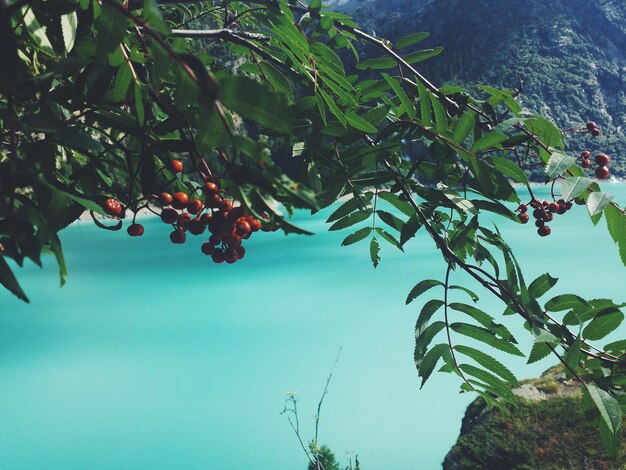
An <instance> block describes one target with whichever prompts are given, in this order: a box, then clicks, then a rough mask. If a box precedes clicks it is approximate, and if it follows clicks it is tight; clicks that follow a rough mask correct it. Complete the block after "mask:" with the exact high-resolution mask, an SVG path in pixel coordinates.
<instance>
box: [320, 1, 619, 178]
mask: <svg viewBox="0 0 626 470" xmlns="http://www.w3.org/2000/svg"><path fill="white" fill-rule="evenodd" d="M328 4H329V5H331V6H333V8H336V9H339V10H343V11H347V12H349V13H350V14H352V15H353V16H354V17H355V19H356V21H357V22H358V23H359V24H360V25H361V26H362V27H363V28H364V29H365V30H367V31H369V32H374V33H375V34H376V35H378V36H381V37H387V38H389V39H391V40H392V41H393V40H397V39H399V38H401V37H403V36H405V35H407V34H410V33H412V32H416V31H428V32H430V33H431V36H430V37H429V38H428V39H427V40H425V41H424V42H423V43H421V45H422V46H423V47H424V48H427V47H435V46H443V47H444V52H443V53H442V54H441V55H439V56H438V57H436V58H433V59H430V60H428V61H426V62H422V63H420V64H418V68H419V69H420V70H421V71H423V72H424V74H425V75H426V76H428V77H429V78H431V79H432V81H434V82H435V83H436V84H438V85H443V84H446V83H454V84H460V85H463V86H466V87H472V86H473V85H475V84H477V83H485V84H490V85H495V86H500V87H510V88H513V87H517V86H518V84H519V79H520V78H523V79H524V92H523V95H522V97H521V103H522V104H523V106H524V107H526V108H528V109H529V110H531V111H533V112H539V113H542V114H543V115H546V116H548V117H550V118H552V119H553V120H555V121H556V122H557V123H558V124H559V126H561V127H563V128H565V127H569V126H570V125H573V126H581V125H583V124H584V122H586V121H587V120H593V121H596V122H597V123H598V124H599V125H600V127H601V128H602V131H603V132H604V135H603V136H602V137H600V138H597V139H591V138H589V139H582V140H579V141H578V142H577V143H576V145H572V146H571V150H575V149H576V150H583V148H581V147H584V148H588V149H589V150H591V151H596V150H598V151H600V150H601V151H604V152H605V153H608V154H609V155H611V156H612V157H613V160H614V164H613V165H612V168H611V169H612V173H613V174H614V175H617V176H621V177H625V176H626V132H625V130H626V129H625V125H626V3H625V2H624V1H623V0H541V1H539V0H360V1H359V0H333V1H329V2H328Z"/></svg>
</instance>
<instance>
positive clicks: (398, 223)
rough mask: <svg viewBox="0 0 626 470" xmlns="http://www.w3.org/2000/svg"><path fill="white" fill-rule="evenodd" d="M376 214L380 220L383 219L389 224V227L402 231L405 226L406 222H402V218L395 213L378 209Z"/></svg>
mask: <svg viewBox="0 0 626 470" xmlns="http://www.w3.org/2000/svg"><path fill="white" fill-rule="evenodd" d="M376 215H378V217H379V218H380V220H382V221H383V222H384V223H386V224H387V225H389V227H391V228H393V229H394V230H396V231H397V232H402V227H404V222H402V220H400V219H399V218H398V217H396V216H395V215H393V214H390V213H389V212H386V211H383V210H381V209H378V210H377V211H376Z"/></svg>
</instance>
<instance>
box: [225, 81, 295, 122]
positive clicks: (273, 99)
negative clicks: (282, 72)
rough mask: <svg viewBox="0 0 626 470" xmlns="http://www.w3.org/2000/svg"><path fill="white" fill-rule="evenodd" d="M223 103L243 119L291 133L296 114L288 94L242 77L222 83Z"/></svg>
mask: <svg viewBox="0 0 626 470" xmlns="http://www.w3.org/2000/svg"><path fill="white" fill-rule="evenodd" d="M220 100H221V101H222V102H223V103H224V105H226V107H227V108H229V109H231V110H232V111H234V112H236V113H237V114H239V115H240V116H241V117H243V118H246V119H251V120H253V121H255V122H258V123H259V124H261V125H262V126H265V127H267V128H268V129H272V130H274V131H277V132H280V133H283V134H289V133H290V131H291V127H292V112H291V108H290V107H289V106H288V105H287V100H286V99H285V97H284V95H281V94H279V93H276V92H275V91H273V90H271V89H270V88H269V87H268V86H267V85H265V84H263V83H260V82H257V81H256V80H253V79H251V78H248V77H244V76H241V75H236V76H231V77H228V78H225V79H224V80H221V81H220Z"/></svg>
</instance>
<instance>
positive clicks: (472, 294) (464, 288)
mask: <svg viewBox="0 0 626 470" xmlns="http://www.w3.org/2000/svg"><path fill="white" fill-rule="evenodd" d="M450 289H457V290H462V291H463V292H465V293H466V294H467V295H469V296H470V298H471V299H472V301H474V302H478V300H479V298H478V296H477V295H476V294H475V293H474V291H472V290H470V289H468V288H467V287H463V286H450Z"/></svg>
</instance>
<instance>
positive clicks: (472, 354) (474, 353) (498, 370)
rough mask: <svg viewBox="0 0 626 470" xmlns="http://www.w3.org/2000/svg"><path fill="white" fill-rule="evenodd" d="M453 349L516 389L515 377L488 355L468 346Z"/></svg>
mask: <svg viewBox="0 0 626 470" xmlns="http://www.w3.org/2000/svg"><path fill="white" fill-rule="evenodd" d="M454 349H455V350H456V351H458V352H460V353H461V354H465V355H466V356H467V357H469V358H471V359H473V360H475V361H476V362H477V363H478V364H480V365H481V366H483V367H484V368H486V369H488V370H490V371H491V372H493V373H495V374H497V375H499V376H500V377H502V378H503V379H504V380H506V381H507V382H509V383H510V384H511V385H512V386H514V387H517V386H519V383H518V381H517V379H516V378H515V375H513V373H512V372H511V371H510V370H509V369H508V368H507V367H506V366H504V364H502V363H501V362H499V361H498V360H497V359H495V358H493V357H491V356H490V355H489V354H485V353H484V352H482V351H479V350H478V349H474V348H471V347H469V346H462V345H456V346H455V347H454Z"/></svg>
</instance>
